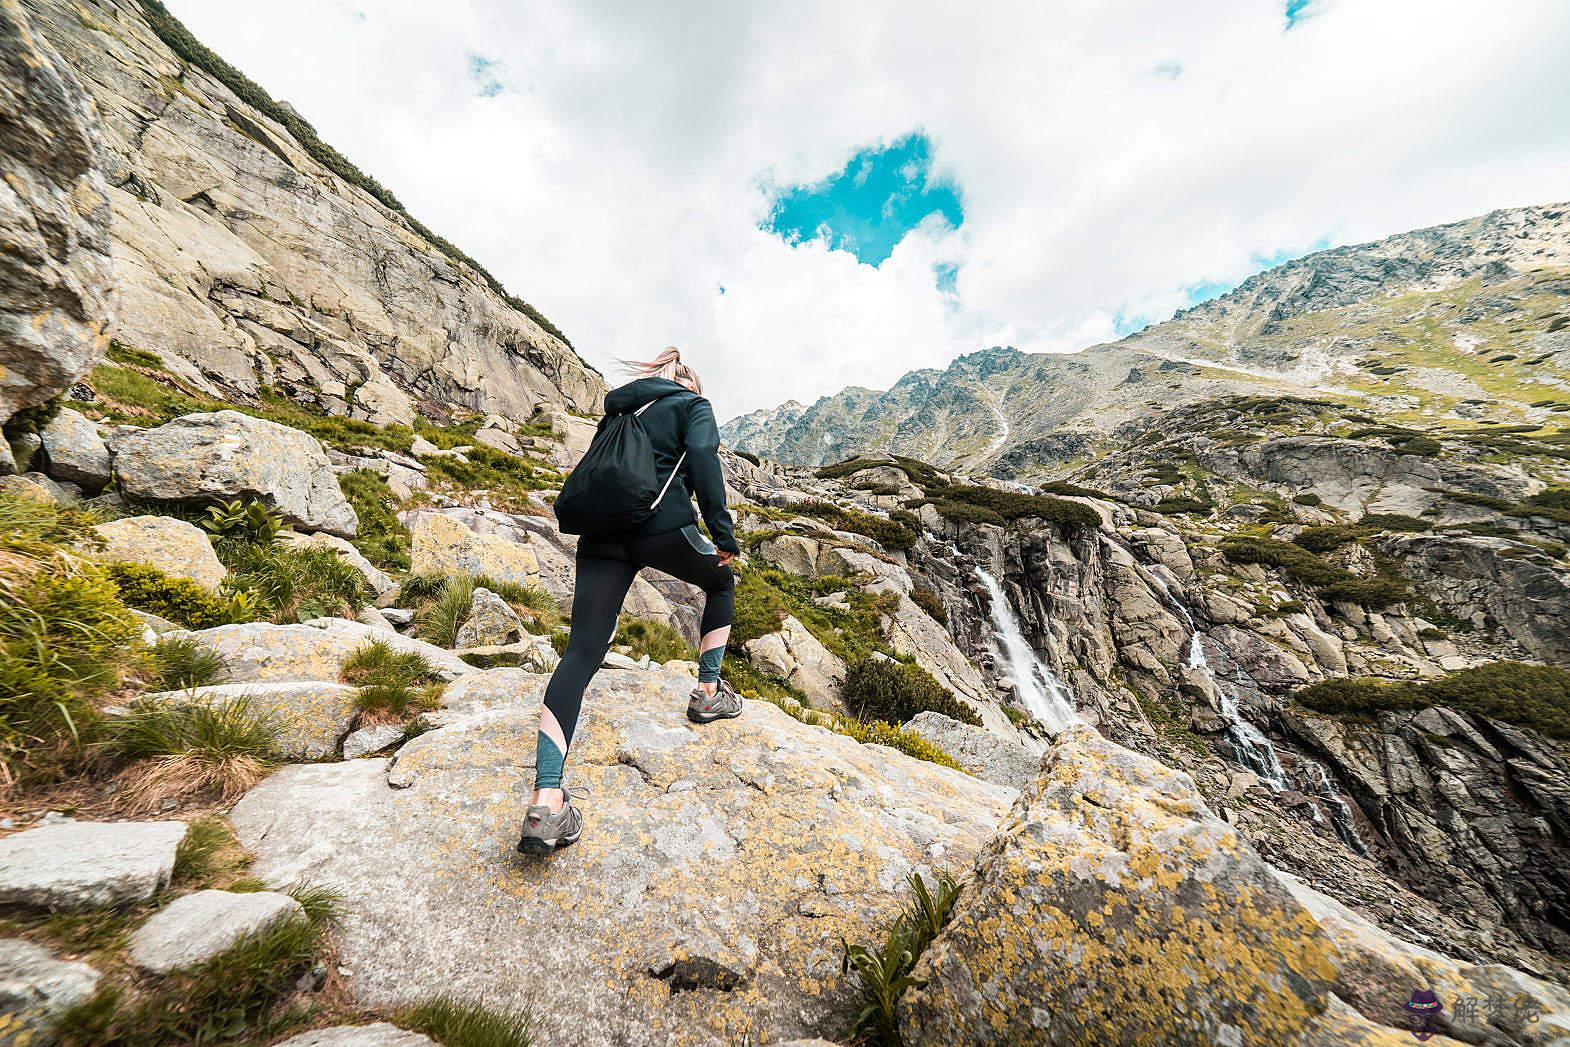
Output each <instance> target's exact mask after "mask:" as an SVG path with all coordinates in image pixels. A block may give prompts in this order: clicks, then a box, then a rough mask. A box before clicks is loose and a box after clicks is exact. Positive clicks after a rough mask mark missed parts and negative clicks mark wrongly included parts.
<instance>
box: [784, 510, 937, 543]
mask: <svg viewBox="0 0 1570 1047" xmlns="http://www.w3.org/2000/svg"><path fill="white" fill-rule="evenodd" d="M791 509H792V511H794V512H797V513H800V514H801V515H803V516H811V517H815V518H816V519H819V520H822V521H823V522H824V523H826V524H828V525H829V526H830V527H832V528H834V529H835V530H836V531H850V532H851V533H853V534H862V535H866V536H867V537H868V538H871V539H872V540H873V541H875V542H877V543H878V544H879V545H881V546H883V547H884V548H885V549H892V550H902V549H909V548H910V547H911V546H913V545H915V544H916V540H917V539H918V538H920V537H921V525H920V523H919V522H918V523H917V525H916V526H915V527H910V526H908V525H907V524H905V523H901V522H900V521H899V520H896V519H894V518H893V516H892V515H890V516H889V517H887V518H885V517H882V516H876V515H874V514H872V513H864V512H860V511H858V510H856V509H845V508H842V507H841V506H838V505H835V504H834V503H833V502H802V503H800V504H798V505H794V506H792V507H791ZM896 511H898V510H896ZM904 516H905V517H906V518H909V519H915V514H914V513H910V512H906V513H904Z"/></svg>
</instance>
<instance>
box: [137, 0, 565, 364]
mask: <svg viewBox="0 0 1570 1047" xmlns="http://www.w3.org/2000/svg"><path fill="white" fill-rule="evenodd" d="M142 11H143V13H144V14H145V15H146V16H147V22H148V24H149V25H150V26H152V29H153V32H155V33H157V34H158V37H159V39H161V40H162V41H163V42H164V44H165V45H167V46H168V48H169V49H170V50H171V51H173V52H174V53H175V54H177V55H179V56H180V57H181V58H183V59H185V61H187V62H189V63H191V64H192V65H194V66H196V67H197V68H198V69H201V70H203V71H204V72H206V73H207V74H208V75H210V76H212V77H213V78H215V79H217V80H218V81H220V82H221V83H222V84H223V85H224V86H225V87H227V88H229V90H231V91H233V92H234V93H235V94H236V95H237V96H239V98H240V99H241V100H242V101H244V102H245V103H246V104H247V105H249V106H251V107H252V108H253V109H255V110H257V111H258V112H260V113H262V114H264V115H265V116H267V117H268V118H269V119H271V120H273V121H275V122H276V123H278V124H279V125H281V126H282V127H284V128H285V129H286V130H287V131H288V132H289V134H290V135H291V136H292V137H293V138H294V140H295V141H296V142H298V143H299V144H300V147H301V148H302V149H304V150H305V151H306V153H308V154H310V156H311V157H312V158H313V159H314V160H315V161H316V162H317V163H319V164H321V165H322V166H323V167H325V168H327V169H328V170H329V171H331V172H332V173H333V174H335V175H337V176H338V177H339V178H342V179H343V180H344V181H345V182H348V183H349V184H350V185H353V186H358V187H359V188H361V189H363V190H365V191H366V192H367V193H369V194H371V196H373V197H375V198H376V199H377V200H378V201H379V202H380V203H381V204H382V206H384V207H386V208H387V209H388V210H390V211H393V212H395V213H397V214H399V215H401V216H403V219H404V221H406V222H408V223H409V228H411V229H413V230H414V231H415V232H416V233H417V234H419V235H420V236H422V237H424V238H425V239H426V240H427V241H428V242H429V243H430V244H431V246H433V247H435V248H436V249H437V250H438V251H441V252H442V253H443V254H445V255H446V256H447V257H449V258H451V259H452V260H453V261H455V262H458V263H460V264H462V265H464V266H467V267H468V268H470V269H472V270H473V271H474V272H475V274H476V275H478V276H479V277H480V279H482V280H484V281H485V282H486V284H488V285H489V286H490V288H491V290H493V291H495V292H496V293H497V294H498V295H499V296H500V297H501V298H502V299H503V300H504V301H505V302H506V303H507V304H508V305H510V306H512V307H513V308H514V309H517V310H518V311H519V312H521V313H523V314H524V315H525V316H527V317H528V318H529V319H531V320H533V321H534V322H535V323H537V324H539V325H540V327H541V328H543V329H544V330H545V331H546V332H548V333H549V334H552V335H554V336H555V337H557V338H559V339H561V341H562V342H563V344H565V345H568V346H571V345H572V343H571V342H569V341H567V336H566V335H565V334H563V333H562V332H561V330H560V328H558V327H557V326H556V325H555V324H553V323H551V322H550V320H548V319H546V318H545V316H543V315H542V314H541V313H540V311H539V310H538V309H536V308H534V306H532V305H530V304H529V303H528V302H525V301H524V300H523V299H521V298H518V297H517V296H516V295H513V294H510V293H508V291H507V289H506V288H505V287H503V286H502V283H501V281H500V280H498V279H496V277H494V276H492V275H491V273H490V271H489V270H487V269H486V268H485V267H484V266H482V265H480V263H479V262H476V261H475V260H474V259H473V258H470V257H469V256H468V255H467V254H465V253H464V252H463V251H461V250H459V249H458V248H457V247H456V246H455V245H453V244H452V243H450V242H449V241H447V240H446V239H444V238H442V237H440V236H437V235H436V234H435V233H433V232H431V230H430V229H428V228H426V226H425V225H424V224H423V223H421V222H420V221H418V220H417V219H416V218H415V217H414V216H413V215H411V214H410V213H409V212H408V211H407V210H405V208H404V206H403V204H402V203H400V202H399V200H398V198H397V197H395V196H393V194H392V193H391V192H389V191H388V190H387V188H386V187H385V186H383V185H382V184H381V183H380V182H378V181H376V179H374V178H372V177H371V176H370V175H368V174H366V173H365V172H364V171H362V170H360V169H359V168H358V167H356V166H355V165H354V164H353V163H351V162H350V161H349V159H348V158H347V157H346V156H344V155H343V154H342V153H340V152H339V151H338V150H336V149H334V148H333V147H332V146H330V145H328V144H327V143H326V142H324V141H322V140H321V138H320V137H319V136H318V135H317V134H316V128H314V127H312V126H311V125H310V124H309V123H307V122H306V121H305V120H304V119H303V118H302V117H300V116H299V115H298V114H296V113H295V112H294V111H293V110H291V109H286V108H285V107H283V106H281V105H279V104H278V103H277V102H275V101H274V100H273V98H272V96H271V95H269V94H268V93H267V92H266V91H265V90H263V89H262V88H261V87H260V86H258V85H257V84H256V83H255V82H254V81H253V80H251V79H250V78H249V77H247V76H246V75H245V74H244V73H242V72H240V70H238V69H236V68H235V67H234V66H232V65H230V64H229V63H228V62H226V61H224V60H223V59H222V58H220V57H219V56H218V55H217V54H215V53H213V52H212V51H210V50H209V49H208V48H207V47H206V46H205V45H204V44H203V43H202V42H201V41H200V40H198V39H196V37H194V36H192V35H191V32H190V30H188V29H186V28H185V26H184V25H183V24H182V23H181V22H180V20H179V19H178V18H176V17H175V16H174V15H172V14H170V13H169V9H168V8H166V7H164V5H163V4H162V3H160V2H159V0H142Z"/></svg>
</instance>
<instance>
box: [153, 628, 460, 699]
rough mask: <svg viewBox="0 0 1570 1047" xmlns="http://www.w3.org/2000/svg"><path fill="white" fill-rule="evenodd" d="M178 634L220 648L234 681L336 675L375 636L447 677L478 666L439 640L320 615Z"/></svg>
mask: <svg viewBox="0 0 1570 1047" xmlns="http://www.w3.org/2000/svg"><path fill="white" fill-rule="evenodd" d="M177 635H179V636H189V637H192V638H194V639H197V640H200V641H202V643H204V644H206V645H207V646H208V647H210V648H212V649H213V650H214V651H216V652H217V653H218V654H219V655H220V656H221V657H222V658H223V660H224V662H225V663H226V664H227V665H228V666H229V679H230V680H231V681H233V682H235V683H250V682H252V681H258V680H263V681H282V680H294V681H301V680H337V679H338V673H339V670H341V669H342V668H343V663H344V662H345V661H347V660H348V658H349V656H350V655H352V654H354V652H356V651H358V650H359V649H360V648H362V647H364V646H365V645H366V644H368V643H375V642H381V643H385V644H387V645H388V646H389V647H391V648H392V649H393V650H395V651H413V652H415V653H416V654H420V655H422V656H424V658H425V660H426V661H428V662H430V663H431V665H433V666H435V668H436V670H437V672H438V674H440V675H441V676H443V677H444V678H447V679H451V678H452V677H454V676H461V675H462V674H464V673H468V672H473V671H474V670H473V668H472V667H471V666H469V665H468V664H467V663H465V662H464V661H463V659H461V658H459V657H457V656H456V655H454V654H453V653H452V652H451V651H447V650H443V649H442V648H440V647H437V646H436V645H435V644H431V643H426V642H425V641H424V640H416V639H414V638H413V637H409V636H400V635H398V634H397V633H390V632H388V631H387V630H386V629H376V628H373V627H371V626H369V625H364V624H362V623H360V622H352V621H350V620H349V619H347V618H317V619H315V620H313V621H311V622H307V623H306V624H304V625H270V624H267V623H265V622H247V623H243V624H240V625H220V626H216V627H214V628H212V629H199V630H195V631H190V632H182V633H179V634H177Z"/></svg>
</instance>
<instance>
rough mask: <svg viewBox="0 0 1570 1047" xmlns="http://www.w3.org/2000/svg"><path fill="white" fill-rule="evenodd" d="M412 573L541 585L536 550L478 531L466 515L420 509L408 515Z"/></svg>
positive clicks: (501, 535)
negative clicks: (464, 575)
mask: <svg viewBox="0 0 1570 1047" xmlns="http://www.w3.org/2000/svg"><path fill="white" fill-rule="evenodd" d="M404 520H405V522H406V523H407V524H408V526H409V538H410V553H409V557H410V561H411V566H410V573H412V574H445V575H457V574H472V575H486V576H488V577H491V578H495V579H496V580H497V581H504V582H518V583H519V584H522V585H538V584H539V581H540V574H539V570H540V565H539V560H538V559H537V558H536V557H535V554H534V550H533V549H532V548H531V547H530V546H529V545H528V544H525V543H524V542H519V541H517V540H515V539H514V538H512V537H509V536H506V535H504V534H498V533H494V532H493V531H490V530H476V529H475V527H473V526H471V524H474V523H477V522H478V521H475V520H473V519H470V518H468V516H467V514H459V513H450V512H443V511H441V510H436V509H419V510H416V511H414V512H410V513H407V514H405V516H404Z"/></svg>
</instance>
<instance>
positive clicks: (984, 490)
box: [930, 484, 1101, 529]
mask: <svg viewBox="0 0 1570 1047" xmlns="http://www.w3.org/2000/svg"><path fill="white" fill-rule="evenodd" d="M930 503H931V504H932V505H933V506H934V507H936V508H937V510H938V512H940V513H942V514H943V515H944V516H946V517H948V518H950V519H959V520H965V519H967V518H974V517H975V516H976V512H975V511H976V510H983V511H984V512H985V514H987V516H988V517H990V518H982V519H980V520H979V521H978V522H983V523H992V522H994V520H1002V521H1004V522H1012V521H1015V520H1024V519H1032V520H1043V521H1045V522H1047V523H1051V524H1057V525H1059V526H1061V527H1066V528H1070V529H1081V528H1096V527H1100V526H1101V515H1100V514H1099V513H1097V512H1096V511H1095V510H1094V509H1092V508H1090V506H1088V505H1084V504H1081V503H1080V502H1071V501H1069V500H1067V499H1065V498H1055V497H1053V496H1051V495H1044V494H1024V493H1022V492H1019V491H999V490H996V489H994V488H991V487H973V486H971V485H969V484H949V485H947V486H944V487H941V488H938V489H936V490H935V491H934V492H932V497H931V499H930Z"/></svg>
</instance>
